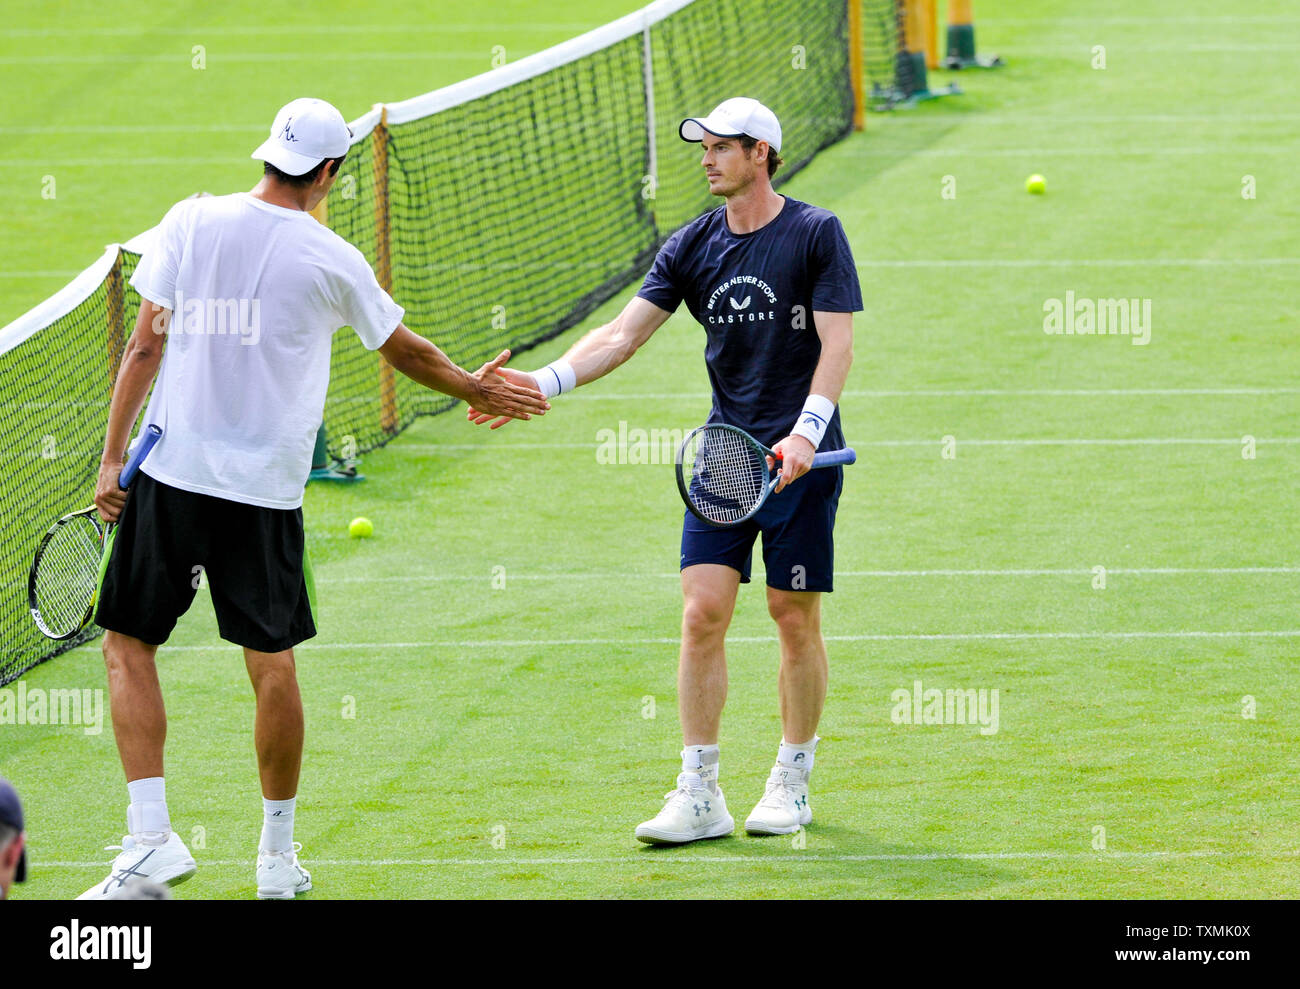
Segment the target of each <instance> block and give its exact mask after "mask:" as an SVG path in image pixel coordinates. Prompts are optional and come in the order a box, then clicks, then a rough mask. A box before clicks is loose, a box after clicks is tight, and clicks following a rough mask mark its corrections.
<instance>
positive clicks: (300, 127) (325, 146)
mask: <svg viewBox="0 0 1300 989" xmlns="http://www.w3.org/2000/svg"><path fill="white" fill-rule="evenodd" d="M351 146H352V131H351V130H350V129H349V128H348V125H347V123H346V122H345V121H344V120H343V114H341V113H339V112H338V110H336V109H334V107H333V106H331V105H330V104H329V103H326V102H325V101H324V100H313V99H300V100H294V101H293V102H291V103H286V104H285V105H284V106H283V107H282V108H281V109H280V112H279V113H277V114H276V115H275V123H273V124H272V125H271V136H270V137H268V138H267V139H266V140H265V141H263V142H262V143H261V144H260V145H259V146H258V148H257V150H256V151H254V152H253V153H252V155H250V156H249V157H251V158H256V159H258V160H259V161H269V162H270V163H271V164H272V165H274V166H275V167H276V168H278V169H279V170H280V171H282V172H284V174H286V175H305V174H306V173H307V172H310V171H311V170H312V169H313V168H315V167H316V166H317V165H319V164H320V163H321V162H322V161H324V160H325V159H326V158H342V157H343V156H344V155H346V154H347V153H348V148H350V147H351Z"/></svg>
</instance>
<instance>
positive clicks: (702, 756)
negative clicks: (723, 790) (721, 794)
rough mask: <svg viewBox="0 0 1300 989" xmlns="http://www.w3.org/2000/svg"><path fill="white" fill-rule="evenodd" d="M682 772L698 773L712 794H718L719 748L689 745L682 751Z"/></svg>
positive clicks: (715, 746)
mask: <svg viewBox="0 0 1300 989" xmlns="http://www.w3.org/2000/svg"><path fill="white" fill-rule="evenodd" d="M682 772H683V773H698V774H699V777H700V781H701V782H702V783H704V785H705V786H707V787H708V788H709V791H710V792H712V793H717V792H718V746H717V745H716V744H714V745H688V746H686V748H684V749H682Z"/></svg>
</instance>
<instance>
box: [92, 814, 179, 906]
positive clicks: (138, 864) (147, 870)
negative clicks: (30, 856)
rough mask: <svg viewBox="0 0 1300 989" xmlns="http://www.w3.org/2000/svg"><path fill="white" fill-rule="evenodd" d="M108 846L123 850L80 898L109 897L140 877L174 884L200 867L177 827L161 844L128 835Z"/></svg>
mask: <svg viewBox="0 0 1300 989" xmlns="http://www.w3.org/2000/svg"><path fill="white" fill-rule="evenodd" d="M108 847H109V848H120V849H122V852H121V854H119V855H118V856H117V858H115V859H113V864H112V866H110V871H109V874H108V878H107V879H103V880H101V881H100V882H98V883H96V884H95V885H94V886H91V887H90V889H88V890H86V891H85V892H84V893H82V894H81V895H80V896H78V897H77V899H78V900H106V899H108V898H109V897H110V896H112V895H113V894H114V893H116V892H117V891H118V890H120V889H121V888H122V887H123V886H125V885H126V884H127V883H130V882H134V881H136V880H139V879H148V880H149V881H150V882H154V883H158V884H159V885H162V886H175V885H176V884H177V883H182V882H184V881H185V880H186V879H189V878H190V876H192V875H194V872H195V870H196V869H197V868H198V866H197V865H196V864H195V862H194V856H192V855H191V854H190V850H189V849H188V848H186V847H185V842H183V841H181V836H180V835H178V834H177V833H176V832H175V831H173V832H172V833H171V834H170V835H169V836H168V838H167V842H166V844H162V845H146V844H144V843H143V842H140V841H137V840H136V839H135V838H134V837H132V836H131V835H127V836H126V837H124V838H123V839H122V844H120V845H109V846H108Z"/></svg>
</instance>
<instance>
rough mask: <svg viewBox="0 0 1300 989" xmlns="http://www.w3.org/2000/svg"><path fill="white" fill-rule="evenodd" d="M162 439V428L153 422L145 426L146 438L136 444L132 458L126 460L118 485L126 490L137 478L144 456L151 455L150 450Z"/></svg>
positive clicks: (119, 475) (118, 476)
mask: <svg viewBox="0 0 1300 989" xmlns="http://www.w3.org/2000/svg"><path fill="white" fill-rule="evenodd" d="M160 439H162V430H161V429H159V428H158V427H157V426H155V425H153V424H152V423H151V424H150V425H149V426H147V427H146V428H145V431H144V438H143V439H142V440H140V442H139V443H137V444H136V445H135V453H133V454H131V459H130V460H128V461H127V462H126V466H125V467H123V468H122V473H120V474H118V475H117V486H118V487H119V488H121V489H122V490H123V491H125V490H126V489H127V488H129V487H130V486H131V482H132V481H134V480H135V475H136V473H137V472H138V471H139V470H140V465H141V464H142V463H144V458H145V457H147V456H149V451H150V450H152V449H153V448H154V445H155V444H156V443H157V442H158V441H159V440H160Z"/></svg>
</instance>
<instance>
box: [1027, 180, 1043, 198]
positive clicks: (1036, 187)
mask: <svg viewBox="0 0 1300 989" xmlns="http://www.w3.org/2000/svg"><path fill="white" fill-rule="evenodd" d="M1046 191H1047V179H1045V178H1043V177H1042V176H1041V175H1031V176H1029V178H1027V179H1025V192H1032V193H1033V194H1034V195H1035V196H1041V195H1042V194H1043V193H1045V192H1046Z"/></svg>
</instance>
